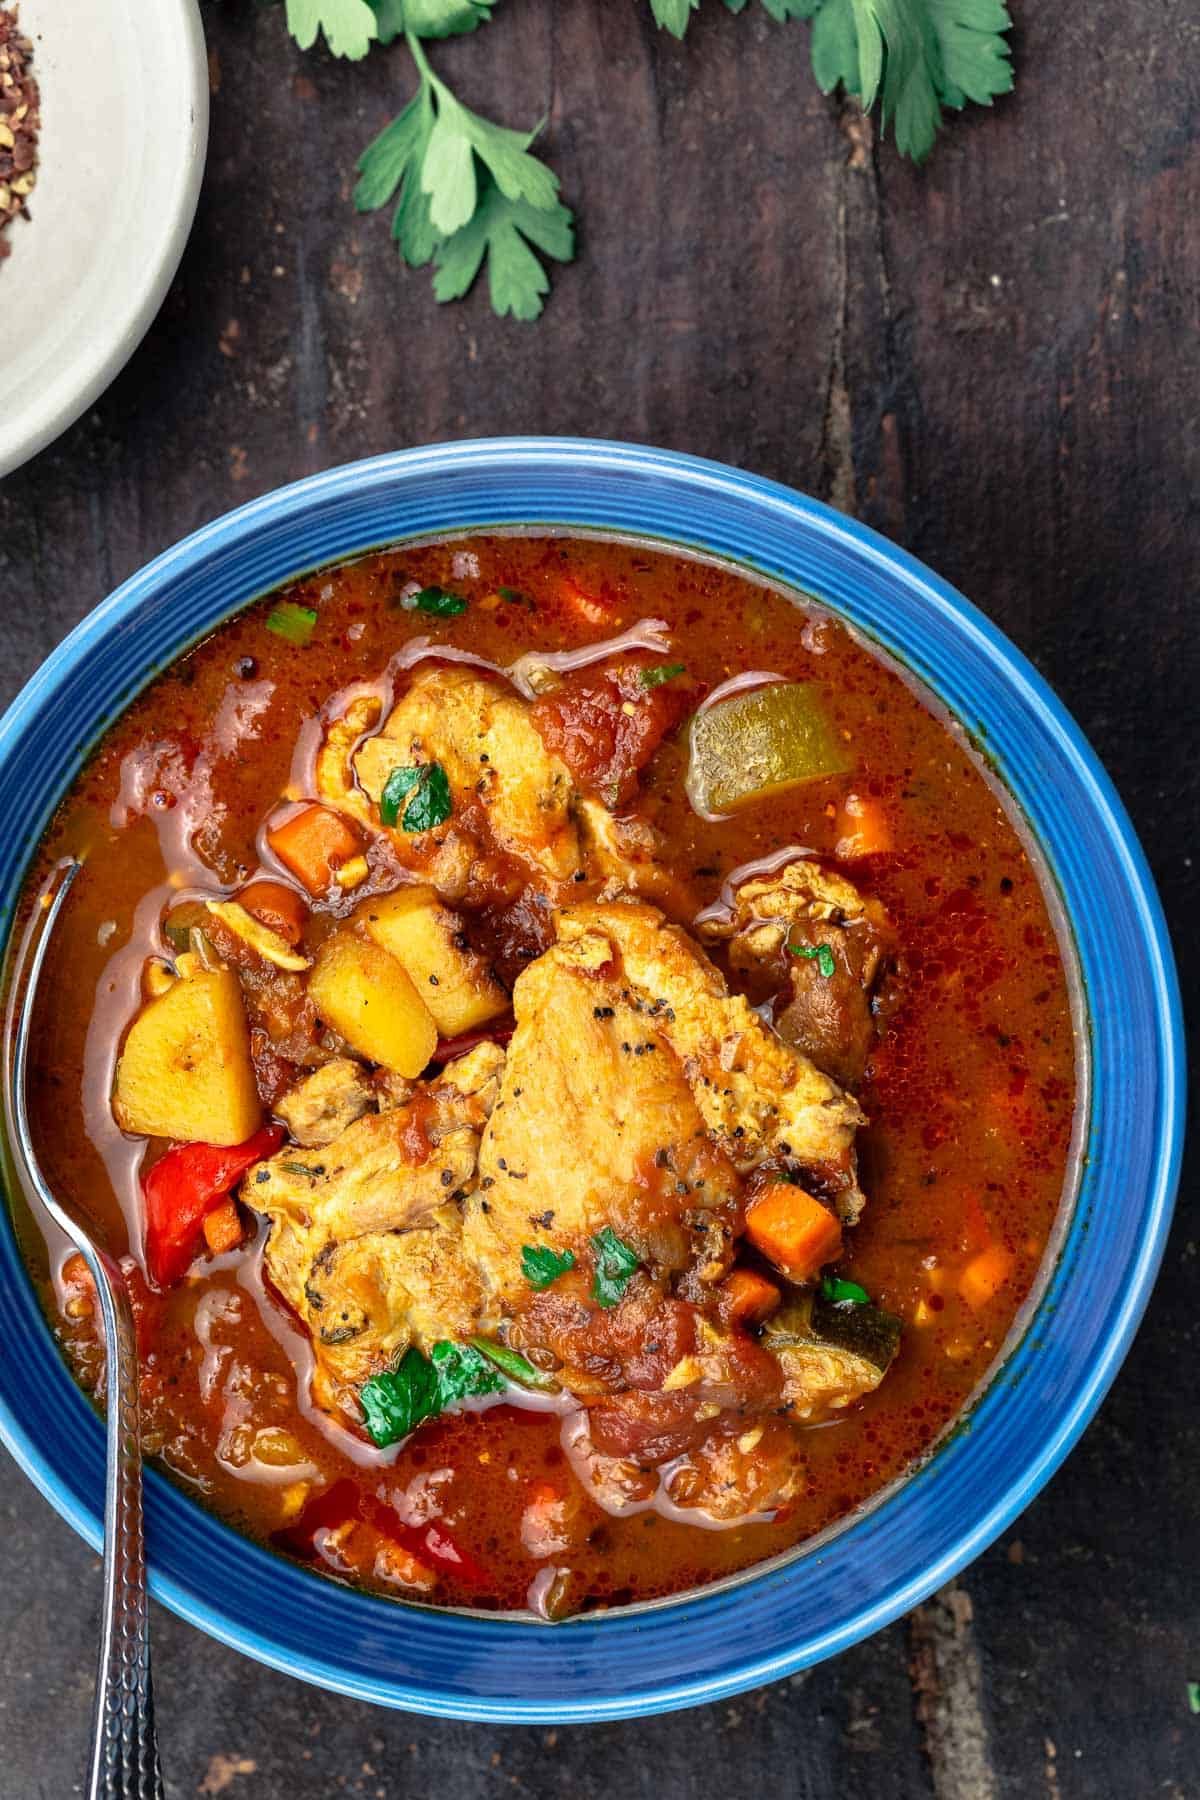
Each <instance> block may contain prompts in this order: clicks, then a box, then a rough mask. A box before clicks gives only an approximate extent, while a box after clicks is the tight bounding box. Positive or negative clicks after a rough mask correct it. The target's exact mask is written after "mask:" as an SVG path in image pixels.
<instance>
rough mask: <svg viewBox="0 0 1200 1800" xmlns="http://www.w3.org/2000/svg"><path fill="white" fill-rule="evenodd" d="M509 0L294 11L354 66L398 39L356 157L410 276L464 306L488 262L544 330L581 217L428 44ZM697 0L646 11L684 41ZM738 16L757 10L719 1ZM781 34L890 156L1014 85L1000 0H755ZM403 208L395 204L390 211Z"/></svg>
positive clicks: (498, 285) (495, 290)
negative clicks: (853, 104)
mask: <svg viewBox="0 0 1200 1800" xmlns="http://www.w3.org/2000/svg"><path fill="white" fill-rule="evenodd" d="M499 3H500V0H286V8H287V23H288V29H289V31H290V32H291V33H292V36H293V37H294V38H295V40H296V42H297V43H298V44H299V45H300V47H301V49H304V50H307V49H309V48H311V46H312V45H313V44H314V43H315V42H316V40H317V38H318V36H320V37H323V38H324V40H325V43H326V45H327V46H328V48H329V49H330V50H331V51H332V53H333V54H334V55H335V56H343V57H348V58H350V59H352V60H356V59H358V58H360V57H363V56H365V55H366V54H367V52H368V51H369V50H370V49H371V47H372V45H375V44H378V45H388V44H391V43H393V42H397V41H399V40H401V39H402V40H403V42H404V44H405V45H406V46H407V49H408V52H409V54H410V56H411V58H412V61H413V63H414V65H415V67H416V73H417V89H416V92H415V93H414V94H413V97H412V99H411V100H410V101H409V103H408V105H407V106H406V107H405V108H404V110H403V112H402V113H401V114H400V115H399V117H398V118H395V119H393V120H392V122H391V124H390V125H388V126H386V127H385V129H384V130H383V131H382V132H380V134H379V136H378V137H377V138H376V139H375V140H374V142H373V143H371V144H369V145H368V146H367V148H366V150H364V152H363V154H362V156H361V157H360V159H359V162H358V173H359V178H360V179H359V182H358V185H357V187H356V188H355V190H354V203H355V205H356V207H357V208H358V210H359V211H360V212H373V211H375V210H376V209H378V208H380V207H384V206H389V205H391V206H393V212H392V236H393V238H394V239H395V242H396V246H397V248H398V250H399V252H400V255H401V257H402V258H403V259H404V261H405V262H406V263H408V264H409V265H410V267H412V268H415V269H417V268H427V267H429V266H431V265H432V267H433V270H434V276H433V291H434V295H435V297H436V298H437V299H438V300H457V299H460V298H461V297H462V296H463V295H464V294H465V293H466V292H467V291H468V289H469V288H470V287H471V286H472V284H473V283H474V281H475V279H476V277H477V276H478V275H479V273H480V271H481V270H482V269H483V268H484V266H485V265H486V268H487V276H488V286H489V289H490V292H491V300H492V306H493V308H494V309H495V311H496V312H497V313H499V314H501V315H502V316H503V315H504V314H511V315H512V317H513V318H516V319H536V318H537V317H538V315H539V314H540V313H541V311H542V306H543V303H544V299H545V295H546V294H547V292H548V291H549V286H550V282H549V277H548V275H547V273H546V267H545V261H546V259H551V260H553V261H556V262H564V263H565V262H570V261H571V260H572V258H573V257H574V254H575V237H574V220H573V217H572V214H571V211H570V208H569V207H567V206H565V205H564V204H563V203H562V201H561V199H560V198H559V192H558V178H557V176H556V175H555V174H554V172H553V171H552V170H551V169H549V168H548V167H547V166H546V164H545V163H544V162H542V161H541V160H540V159H539V158H538V157H537V156H535V155H534V154H533V153H532V148H531V147H532V145H533V143H534V140H535V139H536V138H537V136H538V134H539V132H540V130H541V126H540V125H539V126H535V127H534V129H533V130H531V131H528V132H526V131H514V130H511V129H510V128H509V127H507V126H504V125H498V124H496V123H494V122H493V121H492V120H490V119H485V118H483V117H482V116H481V115H480V114H479V113H476V112H472V110H471V109H470V108H469V107H467V106H464V105H463V103H462V101H461V100H459V99H458V97H457V96H456V95H455V94H454V93H453V92H452V90H451V89H450V88H449V87H448V86H447V84H446V82H445V81H444V80H443V79H442V77H441V76H440V75H439V74H438V73H437V72H436V70H435V69H434V68H433V67H432V65H431V63H430V61H429V58H428V56H427V54H426V51H425V48H424V44H425V41H427V40H431V39H439V38H448V37H461V36H463V35H465V34H466V33H469V32H473V31H475V30H476V29H477V28H478V27H479V26H480V25H485V24H487V23H488V21H489V20H490V19H491V18H492V17H493V14H494V12H495V9H496V7H497V6H498V5H499ZM701 3H702V0H649V4H650V10H651V12H652V14H653V16H654V19H655V20H656V22H657V23H658V25H659V26H661V27H662V29H663V30H665V31H667V32H670V33H671V34H672V35H673V36H674V37H677V38H681V37H683V35H684V33H685V32H686V31H687V28H688V26H689V24H690V23H691V21H692V19H693V17H694V16H695V14H696V13H697V12H698V11H699V9H700V6H701ZM723 4H724V6H725V8H726V10H727V11H729V12H731V13H745V12H747V11H748V9H749V8H750V7H751V5H752V0H723ZM758 5H760V6H761V7H762V8H763V10H764V11H765V12H766V13H768V14H769V15H770V17H771V18H772V19H774V20H775V21H776V22H777V23H778V24H781V25H782V24H786V23H787V21H788V20H791V19H807V20H809V21H811V24H812V35H811V53H812V65H813V73H814V75H815V76H816V80H817V85H818V87H820V89H821V90H822V92H823V93H826V94H830V93H832V92H833V91H834V90H835V89H836V88H839V87H840V88H842V89H843V90H844V91H845V92H846V93H847V94H851V95H854V96H855V97H857V99H858V100H859V101H860V102H861V104H862V106H863V109H864V111H868V112H869V111H870V110H871V108H872V107H873V106H875V105H876V104H878V106H879V111H880V116H881V119H882V122H883V126H884V128H885V129H886V128H887V127H889V126H890V127H891V129H892V132H893V134H894V136H895V140H896V145H897V148H898V149H899V150H901V151H902V152H903V153H904V154H905V155H906V156H911V157H912V158H913V159H914V160H915V161H917V162H920V161H921V160H922V159H923V158H924V157H926V156H927V155H928V154H929V152H930V150H931V149H932V148H933V144H934V140H935V138H936V136H937V132H938V129H939V127H940V125H941V123H942V117H943V114H944V113H945V112H946V111H947V110H954V111H961V109H962V108H963V107H964V106H965V105H966V104H967V102H968V101H974V102H975V103H976V104H978V105H980V106H990V105H991V103H992V101H993V100H994V99H995V98H996V96H997V95H1000V94H1006V93H1008V92H1009V90H1010V89H1011V87H1012V66H1011V64H1010V62H1009V48H1008V43H1007V41H1006V38H1005V33H1006V32H1008V31H1009V30H1010V29H1011V26H1012V20H1011V18H1010V17H1009V13H1008V7H1007V5H1006V3H1005V0H758ZM393 203H394V205H393Z"/></svg>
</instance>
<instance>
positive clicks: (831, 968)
mask: <svg viewBox="0 0 1200 1800" xmlns="http://www.w3.org/2000/svg"><path fill="white" fill-rule="evenodd" d="M788 949H789V950H790V951H791V953H792V955H793V956H803V957H805V958H806V959H807V960H808V961H809V962H812V960H813V959H814V958H815V959H816V964H817V968H818V970H819V971H820V973H821V974H822V975H823V976H824V977H825V979H826V981H831V980H832V979H833V977H834V976H835V975H836V974H837V964H836V963H835V962H834V960H833V951H832V950H831V949H830V948H829V945H828V944H812V945H810V944H789V945H788Z"/></svg>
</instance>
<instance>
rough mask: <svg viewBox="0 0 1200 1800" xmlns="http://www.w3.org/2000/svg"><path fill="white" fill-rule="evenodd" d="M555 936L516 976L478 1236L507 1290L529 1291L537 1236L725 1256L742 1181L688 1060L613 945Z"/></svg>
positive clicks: (476, 1251)
mask: <svg viewBox="0 0 1200 1800" xmlns="http://www.w3.org/2000/svg"><path fill="white" fill-rule="evenodd" d="M593 948H594V947H593V946H586V945H585V946H583V947H582V949H581V948H580V947H579V946H577V945H575V944H563V943H559V944H555V945H553V946H551V948H550V949H549V950H548V951H546V952H545V954H544V955H542V956H540V957H539V958H538V959H537V961H536V962H533V963H531V964H530V965H529V967H528V968H527V969H526V970H525V971H524V973H523V974H522V975H521V976H520V977H519V978H518V980H517V983H516V986H515V988H514V990H513V1005H514V1009H515V1013H516V1021H517V1023H516V1030H515V1032H514V1035H513V1038H512V1041H511V1043H510V1045H509V1048H508V1057H507V1060H506V1063H505V1077H504V1082H503V1086H502V1089H501V1095H500V1099H499V1101H498V1103H497V1105H496V1109H495V1111H494V1112H493V1114H492V1117H491V1120H490V1121H489V1125H488V1129H487V1131H486V1132H485V1134H484V1141H483V1144H482V1146H481V1149H480V1157H479V1177H480V1178H479V1184H478V1188H477V1190H476V1192H475V1193H474V1194H472V1195H471V1197H470V1199H469V1200H468V1202H467V1219H466V1242H467V1246H468V1250H469V1252H470V1254H471V1255H472V1256H474V1257H475V1258H477V1260H478V1262H479V1264H480V1267H481V1268H482V1270H483V1273H484V1277H485V1280H486V1281H487V1283H488V1286H489V1288H490V1290H491V1292H492V1293H493V1294H494V1295H495V1296H496V1298H497V1299H499V1300H502V1301H504V1302H506V1303H508V1304H509V1305H516V1304H518V1303H520V1302H522V1301H524V1300H525V1299H527V1298H528V1295H529V1284H528V1282H527V1281H526V1279H525V1277H524V1275H523V1273H522V1269H521V1250H522V1246H523V1245H525V1244H533V1245H551V1246H553V1247H555V1248H558V1249H560V1250H562V1249H568V1248H569V1249H572V1250H574V1252H575V1253H576V1255H577V1256H585V1255H587V1254H588V1251H587V1243H588V1239H589V1237H590V1236H591V1235H592V1234H593V1233H595V1232H598V1231H600V1230H602V1229H603V1227H604V1226H606V1225H607V1226H611V1228H612V1229H613V1230H614V1231H615V1232H616V1233H617V1235H618V1236H619V1237H620V1238H621V1239H622V1240H623V1241H625V1242H626V1243H628V1244H630V1245H631V1246H632V1247H633V1248H635V1249H636V1251H637V1253H638V1255H639V1256H640V1257H641V1258H642V1259H643V1261H644V1262H646V1263H647V1264H649V1265H651V1266H653V1267H654V1268H656V1269H658V1270H661V1271H675V1270H682V1269H684V1268H685V1267H687V1266H688V1264H689V1263H690V1262H691V1261H692V1260H693V1259H694V1258H696V1257H699V1259H700V1260H701V1261H702V1262H703V1263H704V1264H706V1265H707V1264H708V1263H710V1262H711V1263H712V1264H713V1269H712V1278H713V1279H719V1276H720V1275H721V1274H722V1273H723V1272H724V1269H725V1266H726V1260H727V1256H726V1246H727V1244H728V1242H729V1236H731V1233H730V1234H729V1235H726V1234H723V1233H722V1229H721V1227H722V1225H725V1226H726V1227H727V1228H728V1227H729V1226H730V1224H731V1222H732V1221H733V1220H736V1219H738V1218H740V1203H739V1199H738V1182H737V1179H736V1176H735V1174H734V1171H733V1168H732V1166H731V1165H730V1164H729V1163H728V1161H727V1160H726V1159H725V1158H723V1157H721V1156H720V1155H719V1154H717V1153H715V1152H714V1149H713V1146H712V1145H711V1143H710V1142H709V1139H708V1136H707V1133H706V1131H705V1128H704V1120H703V1117H702V1115H701V1112H700V1109H699V1107H698V1106H697V1105H696V1101H695V1098H694V1096H693V1094H692V1090H691V1088H690V1087H689V1085H688V1082H687V1080H686V1078H685V1076H684V1072H683V1070H682V1068H681V1067H680V1064H679V1061H678V1058H677V1057H676V1056H675V1055H674V1053H673V1052H672V1050H671V1047H670V1044H669V1042H668V1040H667V1038H666V1036H665V1035H664V1032H663V1030H662V1029H660V1023H659V1021H658V1020H657V1019H656V1018H654V1017H652V1016H650V1014H649V1009H648V1006H647V1003H646V1002H645V1000H644V999H643V998H642V997H640V996H639V995H637V994H635V993H633V992H632V991H631V990H630V989H629V987H628V984H623V983H622V982H621V981H620V980H619V979H617V976H616V971H615V970H614V969H612V968H611V948H610V946H609V945H608V944H607V942H606V941H602V943H601V957H600V960H601V963H602V964H603V963H605V962H608V963H609V964H610V967H609V969H608V972H607V973H604V972H601V970H600V969H598V968H597V967H596V964H595V957H594V955H593Z"/></svg>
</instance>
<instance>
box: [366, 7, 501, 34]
mask: <svg viewBox="0 0 1200 1800" xmlns="http://www.w3.org/2000/svg"><path fill="white" fill-rule="evenodd" d="M370 3H371V5H372V6H373V7H374V9H375V14H376V17H377V18H378V20H379V41H380V43H381V44H390V43H391V42H392V40H393V38H397V37H399V36H400V34H401V33H402V32H404V31H411V32H413V33H414V35H415V36H417V37H423V38H447V37H461V36H463V34H464V33H466V32H468V31H474V30H475V29H476V27H477V26H479V25H486V24H487V22H488V20H489V19H490V18H491V16H492V7H493V6H495V4H496V0H370Z"/></svg>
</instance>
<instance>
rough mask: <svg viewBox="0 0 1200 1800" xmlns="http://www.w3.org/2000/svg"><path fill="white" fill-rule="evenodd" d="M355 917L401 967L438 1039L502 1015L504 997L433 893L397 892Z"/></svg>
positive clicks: (505, 1006) (428, 890)
mask: <svg viewBox="0 0 1200 1800" xmlns="http://www.w3.org/2000/svg"><path fill="white" fill-rule="evenodd" d="M359 916H360V918H361V919H362V922H363V924H364V925H365V926H366V928H367V931H368V933H369V934H370V936H371V937H372V938H373V939H374V940H375V942H376V943H377V944H378V945H379V947H380V948H381V949H382V950H386V951H388V952H389V954H390V955H392V956H394V957H395V958H396V960H397V961H398V962H401V963H403V965H404V967H405V968H406V969H407V971H408V973H409V975H410V976H411V977H412V980H413V983H414V985H415V987H416V989H417V992H418V993H419V994H420V996H421V998H422V1000H423V1001H424V1002H425V1004H426V1006H427V1007H428V1008H429V1010H430V1012H431V1013H432V1014H433V1018H434V1023H435V1024H436V1025H437V1028H438V1031H439V1033H440V1034H441V1036H442V1037H444V1038H453V1037H460V1036H461V1035H462V1033H463V1032H466V1031H477V1030H478V1029H479V1027H480V1026H481V1025H485V1024H486V1023H487V1021H488V1020H489V1019H494V1018H495V1017H496V1015H497V1014H498V1013H502V1012H507V1010H508V1007H509V1004H510V1003H509V998H508V995H507V994H506V993H505V991H504V989H503V988H502V987H501V985H500V983H499V982H498V981H497V980H496V977H495V976H494V975H493V974H492V972H491V970H490V969H489V968H488V966H487V964H486V963H485V962H484V960H483V958H482V957H481V956H479V955H478V954H477V953H476V952H475V951H474V950H472V949H470V948H469V946H468V945H467V944H466V940H465V939H464V937H463V935H462V923H461V921H460V919H459V918H458V915H457V914H456V913H453V912H451V911H450V909H449V907H446V906H443V905H442V902H441V900H440V899H439V898H438V895H437V892H436V890H435V889H433V888H431V887H424V886H421V887H404V888H399V889H398V890H397V892H396V893H394V894H385V895H383V896H381V897H380V898H379V899H375V900H370V901H368V902H367V904H366V906H365V908H364V909H363V911H362V912H361V914H360V915H359Z"/></svg>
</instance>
